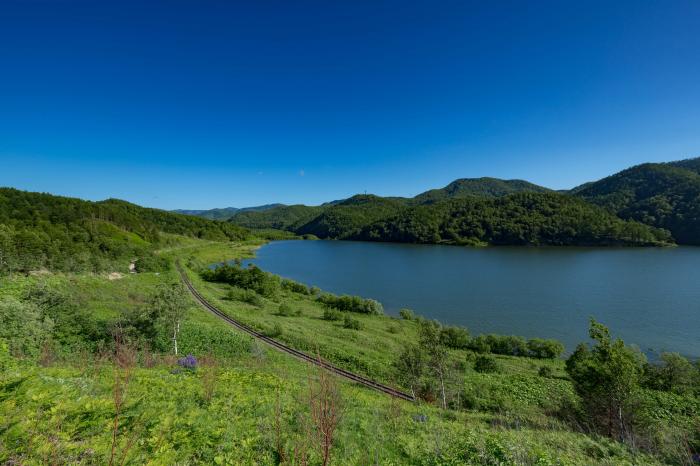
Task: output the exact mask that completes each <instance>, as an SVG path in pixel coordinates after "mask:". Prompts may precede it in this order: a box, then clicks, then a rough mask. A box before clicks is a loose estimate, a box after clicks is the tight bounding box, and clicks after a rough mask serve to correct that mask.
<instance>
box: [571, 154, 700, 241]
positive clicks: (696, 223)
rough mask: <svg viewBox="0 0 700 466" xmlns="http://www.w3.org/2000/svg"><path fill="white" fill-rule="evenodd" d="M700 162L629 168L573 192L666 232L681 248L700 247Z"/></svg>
mask: <svg viewBox="0 0 700 466" xmlns="http://www.w3.org/2000/svg"><path fill="white" fill-rule="evenodd" d="M698 166H700V159H690V160H684V161H680V162H673V163H668V164H659V163H647V164H643V165H638V166H636V167H632V168H628V169H627V170H623V171H621V172H619V173H617V174H615V175H612V176H609V177H607V178H604V179H602V180H600V181H597V182H595V183H589V184H587V185H585V186H582V187H579V188H576V189H575V190H574V191H573V192H574V193H575V195H576V196H579V197H581V198H583V199H585V200H587V201H589V202H591V203H593V204H596V205H599V206H602V207H604V208H606V209H607V210H609V211H610V212H613V213H615V214H616V215H618V216H619V217H621V218H623V219H631V220H636V221H639V222H642V223H645V224H647V225H651V226H654V227H658V228H665V229H667V230H669V231H670V232H671V234H672V235H673V237H674V238H675V240H676V241H677V242H678V243H679V244H694V245H698V244H700V173H698V171H697V170H698Z"/></svg>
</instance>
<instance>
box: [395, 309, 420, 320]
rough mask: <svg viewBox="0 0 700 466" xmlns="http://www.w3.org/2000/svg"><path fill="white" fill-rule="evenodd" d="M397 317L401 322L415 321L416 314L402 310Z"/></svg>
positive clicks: (408, 310)
mask: <svg viewBox="0 0 700 466" xmlns="http://www.w3.org/2000/svg"><path fill="white" fill-rule="evenodd" d="M399 315H400V316H401V318H402V319H403V320H416V313H415V312H413V311H412V310H410V309H406V308H403V309H401V310H400V311H399Z"/></svg>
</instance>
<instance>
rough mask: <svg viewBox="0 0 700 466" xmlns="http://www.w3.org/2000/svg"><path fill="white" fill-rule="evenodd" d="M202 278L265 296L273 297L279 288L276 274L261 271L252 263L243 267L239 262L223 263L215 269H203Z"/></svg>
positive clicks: (278, 279)
mask: <svg viewBox="0 0 700 466" xmlns="http://www.w3.org/2000/svg"><path fill="white" fill-rule="evenodd" d="M202 278H203V279H204V280H206V281H209V282H219V283H228V284H229V285H233V286H237V287H239V288H243V289H245V290H253V291H255V292H256V293H258V294H260V295H262V296H264V297H266V298H273V297H275V296H276V295H277V292H278V291H279V289H280V278H279V277H278V276H276V275H273V274H270V273H267V272H263V271H262V270H261V269H259V268H258V267H256V266H254V265H251V266H250V267H248V268H243V266H242V265H240V264H239V263H235V264H233V265H229V264H223V265H220V266H218V267H216V268H215V269H207V270H204V271H203V272H202Z"/></svg>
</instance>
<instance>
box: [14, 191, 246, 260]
mask: <svg viewBox="0 0 700 466" xmlns="http://www.w3.org/2000/svg"><path fill="white" fill-rule="evenodd" d="M161 233H171V234H177V235H183V236H189V237H193V238H202V239H209V240H217V241H223V240H234V239H243V238H245V237H247V235H248V232H247V231H246V230H245V229H243V228H241V227H239V226H237V225H233V224H229V223H221V222H212V221H210V220H205V219H203V218H197V217H190V216H185V215H179V214H174V213H170V212H165V211H162V210H158V209H148V208H144V207H139V206H137V205H134V204H130V203H128V202H125V201H120V200H117V199H109V200H106V201H101V202H89V201H84V200H80V199H74V198H68V197H60V196H52V195H49V194H42V193H31V192H25V191H19V190H17V189H11V188H0V273H3V272H12V271H21V272H29V271H31V270H37V269H42V268H46V269H49V270H63V271H88V270H89V271H100V270H125V269H126V268H127V267H128V264H129V261H131V260H133V259H136V258H140V259H143V261H142V263H141V265H142V266H143V267H145V266H146V265H145V264H147V263H149V262H152V261H151V259H152V255H151V252H150V251H151V249H152V246H154V245H157V244H160V243H162V242H163V238H162V235H161Z"/></svg>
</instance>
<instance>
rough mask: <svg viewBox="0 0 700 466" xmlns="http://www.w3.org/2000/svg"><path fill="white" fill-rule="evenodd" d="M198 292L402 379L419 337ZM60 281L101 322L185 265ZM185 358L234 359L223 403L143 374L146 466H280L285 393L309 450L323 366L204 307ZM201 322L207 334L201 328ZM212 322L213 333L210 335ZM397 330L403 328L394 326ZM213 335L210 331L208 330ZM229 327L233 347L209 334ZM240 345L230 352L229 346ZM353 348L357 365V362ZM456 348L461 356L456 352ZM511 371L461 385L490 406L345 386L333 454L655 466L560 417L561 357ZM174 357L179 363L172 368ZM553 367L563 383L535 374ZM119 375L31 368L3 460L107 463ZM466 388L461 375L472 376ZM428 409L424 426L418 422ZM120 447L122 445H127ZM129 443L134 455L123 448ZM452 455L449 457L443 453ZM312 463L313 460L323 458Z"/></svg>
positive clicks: (386, 321)
mask: <svg viewBox="0 0 700 466" xmlns="http://www.w3.org/2000/svg"><path fill="white" fill-rule="evenodd" d="M260 244H261V241H248V242H245V243H237V244H231V243H229V244H224V243H213V242H198V241H197V240H192V239H188V240H183V241H182V242H180V243H179V244H178V245H176V246H171V247H170V248H169V249H168V250H165V251H163V254H165V255H168V256H169V257H171V258H175V257H182V258H183V259H189V258H192V257H194V258H195V259H196V260H197V261H201V262H204V263H209V262H210V261H212V262H213V261H215V260H220V259H222V258H224V257H227V258H230V257H245V256H250V255H251V254H253V253H254V250H255V248H256V247H257V246H259V245H260ZM191 276H192V278H193V279H194V280H195V283H196V284H197V286H198V287H199V288H200V289H201V290H202V291H203V292H204V294H205V295H206V296H207V297H208V298H210V299H211V300H212V301H214V302H216V303H217V304H218V305H220V306H221V308H222V309H224V310H226V311H227V312H228V313H230V314H231V315H234V316H236V317H238V318H240V319H241V320H245V321H247V322H249V323H251V324H253V325H256V326H260V327H265V326H269V325H272V324H275V323H276V324H279V325H280V326H281V327H282V329H283V333H282V336H281V337H280V338H281V339H283V340H287V341H288V342H290V343H292V344H296V345H298V346H300V347H301V346H307V347H309V346H310V347H315V345H316V344H318V347H319V351H320V352H321V353H322V354H323V355H325V356H328V357H329V358H330V359H334V360H335V361H336V362H338V363H340V364H343V365H345V367H348V368H352V369H358V368H359V369H361V371H362V372H365V373H367V374H368V375H372V376H376V377H377V378H380V379H382V380H385V381H388V382H391V371H390V368H389V363H390V361H391V359H392V358H393V355H394V354H395V353H396V352H397V350H398V348H399V345H400V343H401V341H405V340H407V339H408V340H412V339H413V337H414V335H415V328H414V325H415V324H413V323H411V322H404V321H397V320H394V319H391V318H389V317H369V316H360V315H358V316H356V317H357V318H358V319H360V320H362V322H363V324H364V329H363V330H360V331H353V330H346V329H342V328H338V324H335V323H330V322H326V321H323V320H320V319H319V318H318V317H319V315H320V313H321V309H320V308H319V307H318V306H317V305H316V303H314V302H312V301H310V299H309V298H305V297H302V296H299V295H294V296H291V295H286V296H283V297H282V300H283V301H286V302H289V303H290V304H291V305H292V307H294V308H297V309H300V310H301V311H302V316H300V317H278V316H275V315H274V314H275V310H276V308H277V306H278V304H277V303H273V302H269V301H266V302H265V304H264V307H263V308H262V309H258V308H253V307H251V306H250V305H248V304H244V303H237V302H229V301H225V300H221V299H220V297H221V295H222V294H223V293H224V291H225V290H224V289H223V288H222V287H219V286H218V285H213V284H208V283H207V284H204V283H202V282H201V281H199V280H198V278H197V277H196V276H195V275H194V274H191ZM40 279H44V278H37V277H30V278H24V277H22V278H12V279H9V280H3V281H2V282H0V294H12V295H18V294H20V293H21V291H22V288H23V287H25V286H27V284H28V283H29V282H30V281H32V280H40ZM46 279H48V280H50V281H52V282H53V284H54V285H57V286H70V287H71V288H72V289H74V290H75V292H76V293H78V294H79V295H80V297H81V299H82V300H83V302H84V305H85V306H87V307H88V308H89V309H90V310H93V311H94V312H95V313H96V314H97V315H98V316H102V317H105V318H107V317H109V316H114V315H117V314H118V313H120V312H122V311H123V310H124V309H125V308H128V307H130V306H137V305H138V303H139V302H141V301H143V300H145V299H147V296H148V294H149V293H150V291H151V289H152V287H153V285H154V284H156V283H158V282H162V281H173V280H176V279H177V277H176V275H175V273H174V272H173V271H171V272H168V273H163V274H159V275H156V274H139V275H129V276H126V277H124V278H123V279H121V280H115V281H109V280H107V279H106V277H105V276H99V275H68V274H66V275H64V274H56V275H51V276H49V277H48V278H46ZM184 327H185V328H184V329H183V335H182V342H181V347H182V350H183V352H184V353H187V352H192V353H194V354H196V355H201V354H203V353H205V352H207V351H208V350H212V349H213V350H215V351H218V352H219V353H220V355H221V356H222V357H224V356H225V357H226V362H225V363H224V364H223V365H222V367H221V369H220V373H219V375H218V377H217V385H216V387H217V388H216V392H215V396H214V398H213V399H212V401H211V402H206V401H205V400H204V399H203V398H202V380H203V376H204V375H203V373H202V372H201V371H200V372H197V373H194V374H189V373H184V374H172V373H171V367H172V366H171V365H169V364H168V361H167V360H166V361H161V363H160V364H158V365H156V367H154V368H150V369H146V368H139V369H137V370H136V372H135V373H134V375H133V378H132V383H131V385H130V387H129V392H128V398H127V408H126V410H125V417H124V419H123V420H122V422H124V425H125V426H128V427H127V430H128V431H129V432H131V433H130V434H124V436H123V437H122V441H123V444H126V442H127V441H128V439H129V438H131V436H132V435H133V438H134V444H133V446H132V447H131V449H130V451H129V456H128V460H129V461H131V462H134V463H145V462H147V461H150V462H151V464H174V463H175V462H179V463H203V464H213V463H215V464H219V463H221V464H224V463H225V464H275V462H276V458H275V454H274V448H273V445H274V436H273V430H274V429H273V426H272V424H273V419H274V410H275V408H274V407H275V405H276V403H275V400H276V398H277V396H278V394H279V396H280V402H281V406H282V413H283V414H282V425H283V429H282V430H283V434H282V442H283V443H284V444H285V445H286V446H287V448H288V449H291V448H292V447H293V446H295V445H296V446H298V445H299V444H300V438H301V437H302V433H303V429H302V427H301V424H300V422H299V419H300V418H303V417H304V416H305V413H306V410H307V407H306V404H305V401H304V398H305V396H306V394H307V388H306V387H307V380H308V377H310V376H311V377H313V376H314V372H313V370H311V369H309V368H308V367H306V366H305V365H304V364H302V363H300V362H298V361H295V360H292V359H290V358H288V357H287V356H285V355H282V354H280V353H277V352H275V351H272V350H267V349H264V348H260V347H258V345H253V350H252V351H250V350H248V349H247V348H248V346H249V345H250V339H249V338H248V337H245V336H241V335H239V334H237V333H235V332H234V331H233V330H231V329H229V328H227V327H225V326H222V324H221V323H220V322H219V321H218V320H216V319H215V318H214V317H212V316H210V315H209V314H207V313H206V312H205V311H203V310H202V309H201V308H199V307H196V306H194V305H193V307H192V309H191V312H190V314H189V318H188V321H187V323H186V324H185V326H184ZM188 328H190V329H197V332H189V333H188V330H187V329H188ZM201 329H205V330H204V333H201V331H200V330H201ZM390 329H392V330H390ZM207 331H210V333H206V332H207ZM221 331H223V332H225V333H227V334H230V339H228V340H224V343H225V345H216V344H208V342H207V340H210V339H212V338H214V337H216V338H219V337H220V335H219V334H218V333H215V332H221ZM227 350H228V351H227ZM348 355H350V356H352V357H353V358H352V359H351V360H346V359H345V358H346V356H348ZM453 356H454V357H455V358H457V359H463V358H464V355H463V354H459V353H458V352H455V353H454V354H453ZM498 359H499V362H500V364H501V367H502V373H500V374H478V373H476V372H474V371H473V370H470V369H467V371H466V372H465V375H464V377H465V380H464V381H463V382H464V384H465V386H466V387H467V388H468V390H471V391H472V396H473V399H474V400H475V403H477V405H478V406H479V407H480V409H479V410H474V411H467V412H453V411H449V412H441V411H440V410H437V409H435V408H433V407H431V406H427V405H424V404H411V403H404V402H397V401H392V400H390V399H388V398H387V397H386V396H384V395H381V394H378V393H374V392H372V391H369V390H367V389H364V388H360V387H358V386H355V385H353V384H350V383H347V382H341V387H342V393H343V399H344V400H345V403H346V406H345V415H344V417H343V420H342V422H341V425H340V431H339V435H338V442H337V444H336V447H335V448H334V452H333V453H334V458H335V460H334V464H369V463H375V462H376V463H378V464H633V463H634V464H653V463H654V461H653V459H652V458H649V457H640V456H634V457H633V456H631V455H630V453H629V452H627V450H626V449H625V447H623V446H621V445H620V444H617V443H615V442H611V441H609V440H607V439H600V438H593V437H589V436H586V435H583V434H579V433H574V432H571V431H569V430H567V427H566V426H565V425H564V424H562V423H561V422H560V421H558V420H556V419H555V418H553V417H550V416H548V412H549V410H551V409H554V408H555V407H556V406H557V404H558V403H559V402H561V401H562V400H563V399H566V398H567V397H569V396H570V392H571V387H570V384H569V382H568V381H566V380H564V379H563V378H561V376H562V375H563V369H562V362H561V361H549V362H541V361H534V360H530V359H527V358H509V357H499V358H498ZM170 364H171V363H170ZM543 364H547V365H549V366H551V367H552V368H553V369H554V373H555V376H558V377H555V378H551V379H543V378H541V377H539V376H537V374H536V372H537V369H538V368H539V367H540V366H541V365H543ZM113 380H114V370H113V368H112V367H111V366H110V365H109V364H105V363H104V362H99V361H96V360H93V359H90V358H87V359H85V358H80V359H79V360H75V359H73V360H69V361H65V362H61V363H59V364H57V365H55V366H54V367H46V368H41V367H36V366H34V365H31V364H28V363H23V364H21V365H20V367H18V368H15V369H12V370H10V371H9V372H8V373H6V374H4V375H3V376H2V380H1V381H0V412H2V413H3V416H1V417H0V461H7V460H9V459H15V460H19V461H21V462H22V463H25V464H39V463H46V462H50V461H51V460H52V459H53V458H56V459H57V460H61V461H65V462H78V461H81V462H83V463H85V464H90V463H92V464H95V463H96V464H100V463H104V461H105V458H106V457H107V456H108V454H109V447H110V444H111V437H110V436H111V422H112V418H113V412H114V408H113V404H112V399H111V393H112V384H113ZM460 383H461V382H460ZM418 414H425V415H427V421H426V422H418V421H416V420H415V418H414V416H415V415H418ZM123 444H122V445H123ZM119 451H122V449H119ZM439 457H442V459H441V460H440V459H436V458H439ZM312 464H313V463H312Z"/></svg>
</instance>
